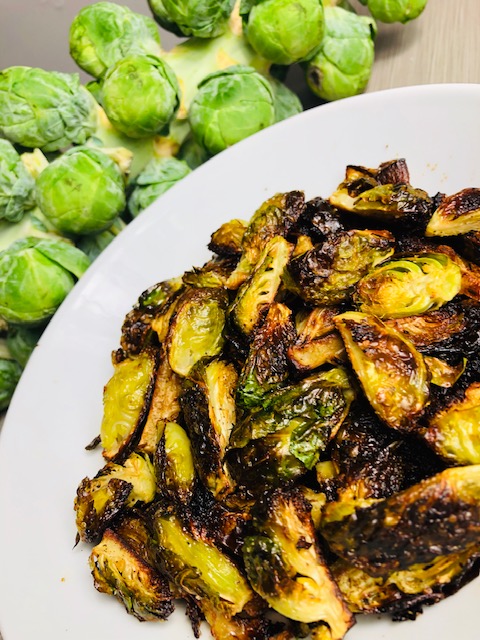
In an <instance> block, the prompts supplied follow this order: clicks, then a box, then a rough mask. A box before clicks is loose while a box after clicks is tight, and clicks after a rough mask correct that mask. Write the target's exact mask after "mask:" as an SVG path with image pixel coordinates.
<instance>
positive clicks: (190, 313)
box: [167, 288, 228, 376]
mask: <svg viewBox="0 0 480 640" xmlns="http://www.w3.org/2000/svg"><path fill="white" fill-rule="evenodd" d="M227 304H228V298H227V294H226V292H225V291H223V290H221V289H217V288H203V289H189V290H187V291H186V292H185V293H184V294H183V295H182V296H181V297H180V298H179V300H178V304H177V306H176V308H175V315H174V317H173V319H172V321H171V323H170V328H169V331H168V336H167V345H168V360H169V362H170V366H171V367H172V369H173V371H175V373H177V374H178V375H180V376H188V374H189V373H190V371H191V370H192V368H193V367H194V365H195V364H197V362H200V360H203V358H212V357H214V356H216V355H218V354H219V353H220V351H221V350H222V347H223V329H224V325H225V320H226V310H227Z"/></svg>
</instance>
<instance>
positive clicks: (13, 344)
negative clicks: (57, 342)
mask: <svg viewBox="0 0 480 640" xmlns="http://www.w3.org/2000/svg"><path fill="white" fill-rule="evenodd" d="M42 333H43V328H32V327H22V326H17V327H9V329H8V334H7V347H8V349H9V351H10V353H11V355H12V358H14V359H15V360H16V361H17V362H18V363H19V364H20V366H21V367H22V368H25V366H26V364H27V362H28V360H29V358H30V356H31V355H32V353H33V350H34V349H35V347H36V346H37V344H38V341H39V339H40V336H41V335H42Z"/></svg>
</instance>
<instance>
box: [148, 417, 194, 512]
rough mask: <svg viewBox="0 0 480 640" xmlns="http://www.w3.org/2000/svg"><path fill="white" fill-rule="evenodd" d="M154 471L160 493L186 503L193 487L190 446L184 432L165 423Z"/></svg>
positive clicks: (169, 423)
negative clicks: (155, 470)
mask: <svg viewBox="0 0 480 640" xmlns="http://www.w3.org/2000/svg"><path fill="white" fill-rule="evenodd" d="M156 469H157V475H158V480H159V486H160V490H161V491H162V493H164V494H166V495H168V496H171V497H172V499H173V500H174V501H175V500H180V502H188V501H189V500H190V498H191V496H192V492H193V489H194V486H195V477H196V476H195V466H194V463H193V454H192V446H191V444H190V440H189V437H188V435H187V434H186V432H185V430H184V429H183V428H182V427H181V426H180V425H179V424H176V423H175V422H167V423H166V424H165V426H164V429H163V435H162V438H161V440H160V443H159V446H158V449H157V452H156Z"/></svg>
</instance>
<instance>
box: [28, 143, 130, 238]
mask: <svg viewBox="0 0 480 640" xmlns="http://www.w3.org/2000/svg"><path fill="white" fill-rule="evenodd" d="M36 196H37V202H38V206H39V207H40V209H41V211H42V213H44V215H45V216H46V217H47V219H48V220H49V221H50V222H51V223H52V224H53V225H54V226H55V227H56V228H57V229H58V230H59V231H62V232H63V233H71V234H78V235H88V234H90V233H98V232H100V231H104V230H105V229H107V228H108V227H110V226H111V225H112V223H113V222H114V220H115V219H116V218H117V216H118V215H119V214H120V213H121V212H122V211H123V209H124V208H125V202H126V199H125V187H124V181H123V176H122V173H121V171H120V169H119V168H118V165H117V164H116V163H115V162H113V160H110V158H109V157H108V156H107V155H105V154H104V153H103V152H102V151H100V150H97V149H94V148H91V147H74V148H72V149H69V150H68V151H67V152H66V153H64V154H63V155H61V156H60V157H59V158H57V159H56V160H54V161H53V162H52V163H51V164H49V166H48V167H46V168H45V169H44V170H43V171H42V173H41V174H40V176H39V177H38V180H37V186H36Z"/></svg>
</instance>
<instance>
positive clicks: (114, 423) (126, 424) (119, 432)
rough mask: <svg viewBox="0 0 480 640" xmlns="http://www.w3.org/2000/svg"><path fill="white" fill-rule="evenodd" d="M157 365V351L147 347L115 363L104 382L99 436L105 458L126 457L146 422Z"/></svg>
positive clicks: (119, 459) (117, 458) (116, 458)
mask: <svg viewBox="0 0 480 640" xmlns="http://www.w3.org/2000/svg"><path fill="white" fill-rule="evenodd" d="M157 368H158V354H157V353H156V352H154V351H151V350H148V351H144V352H142V353H141V354H140V355H139V356H138V357H136V358H127V359H125V360H123V361H121V362H119V363H118V364H116V365H115V371H114V374H113V376H112V377H111V378H110V380H109V381H108V382H107V384H106V385H105V390H104V394H103V419H102V424H101V427H100V437H101V443H102V447H103V455H104V457H105V459H106V460H109V461H110V460H112V461H120V462H121V460H122V459H125V458H126V457H127V456H128V454H129V453H130V451H131V450H132V449H133V448H134V447H135V446H136V444H137V443H138V440H139V438H140V435H141V432H142V429H143V425H144V423H145V420H146V417H147V414H148V408H149V405H150V399H151V395H152V391H153V385H154V383H155V374H156V371H157Z"/></svg>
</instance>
